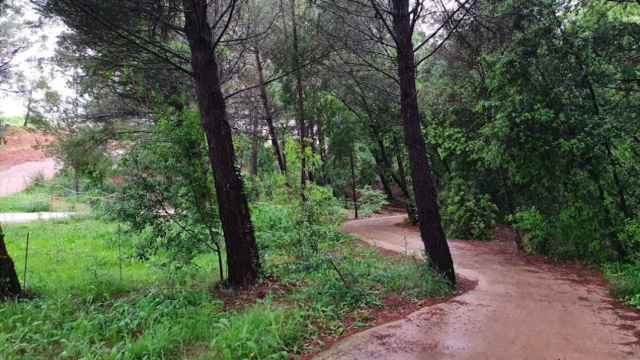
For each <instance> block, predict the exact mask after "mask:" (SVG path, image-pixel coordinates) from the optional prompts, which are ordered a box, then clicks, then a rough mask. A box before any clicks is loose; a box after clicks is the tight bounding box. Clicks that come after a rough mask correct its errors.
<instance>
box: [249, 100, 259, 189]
mask: <svg viewBox="0 0 640 360" xmlns="http://www.w3.org/2000/svg"><path fill="white" fill-rule="evenodd" d="M251 137H252V139H251V169H250V171H251V176H253V177H254V178H256V177H258V150H259V147H260V134H259V128H258V117H257V116H256V114H255V113H254V111H251Z"/></svg>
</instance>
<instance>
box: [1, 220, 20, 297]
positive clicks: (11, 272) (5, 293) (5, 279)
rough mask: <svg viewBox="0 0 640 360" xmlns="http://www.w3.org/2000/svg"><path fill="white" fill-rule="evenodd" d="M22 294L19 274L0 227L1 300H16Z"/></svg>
mask: <svg viewBox="0 0 640 360" xmlns="http://www.w3.org/2000/svg"><path fill="white" fill-rule="evenodd" d="M21 293H22V290H21V288H20V281H19V280H18V274H16V268H15V265H14V264H13V260H11V257H10V256H9V252H8V251H7V247H6V246H5V244H4V232H3V231H2V225H0V299H8V298H15V297H17V296H20V294H21Z"/></svg>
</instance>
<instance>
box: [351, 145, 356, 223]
mask: <svg viewBox="0 0 640 360" xmlns="http://www.w3.org/2000/svg"><path fill="white" fill-rule="evenodd" d="M353 153H354V150H353V149H351V153H350V154H349V163H350V165H351V196H352V197H353V211H354V215H355V218H356V219H357V218H358V190H357V184H356V164H355V162H356V161H355V158H354V155H353Z"/></svg>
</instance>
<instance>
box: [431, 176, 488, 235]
mask: <svg viewBox="0 0 640 360" xmlns="http://www.w3.org/2000/svg"><path fill="white" fill-rule="evenodd" d="M441 199H442V203H443V205H444V206H443V209H442V210H443V211H442V220H443V223H444V226H445V228H446V229H447V235H448V236H449V237H451V238H457V239H476V240H489V239H491V238H492V236H493V233H494V230H495V226H496V217H497V212H498V208H497V207H496V206H495V205H494V204H493V203H492V202H491V200H490V199H489V196H487V195H484V194H482V195H479V194H477V193H476V192H475V191H474V190H473V188H472V186H471V185H469V184H468V183H466V182H464V181H462V180H459V179H456V180H453V181H451V182H449V183H448V184H447V188H446V190H445V191H444V192H443V193H442V196H441Z"/></svg>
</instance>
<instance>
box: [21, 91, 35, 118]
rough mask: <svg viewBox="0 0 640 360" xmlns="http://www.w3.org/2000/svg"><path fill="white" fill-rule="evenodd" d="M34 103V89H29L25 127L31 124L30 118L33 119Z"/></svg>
mask: <svg viewBox="0 0 640 360" xmlns="http://www.w3.org/2000/svg"><path fill="white" fill-rule="evenodd" d="M32 103H33V89H30V90H29V100H27V113H26V114H25V115H24V124H22V126H23V127H27V125H29V119H31V104H32Z"/></svg>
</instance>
